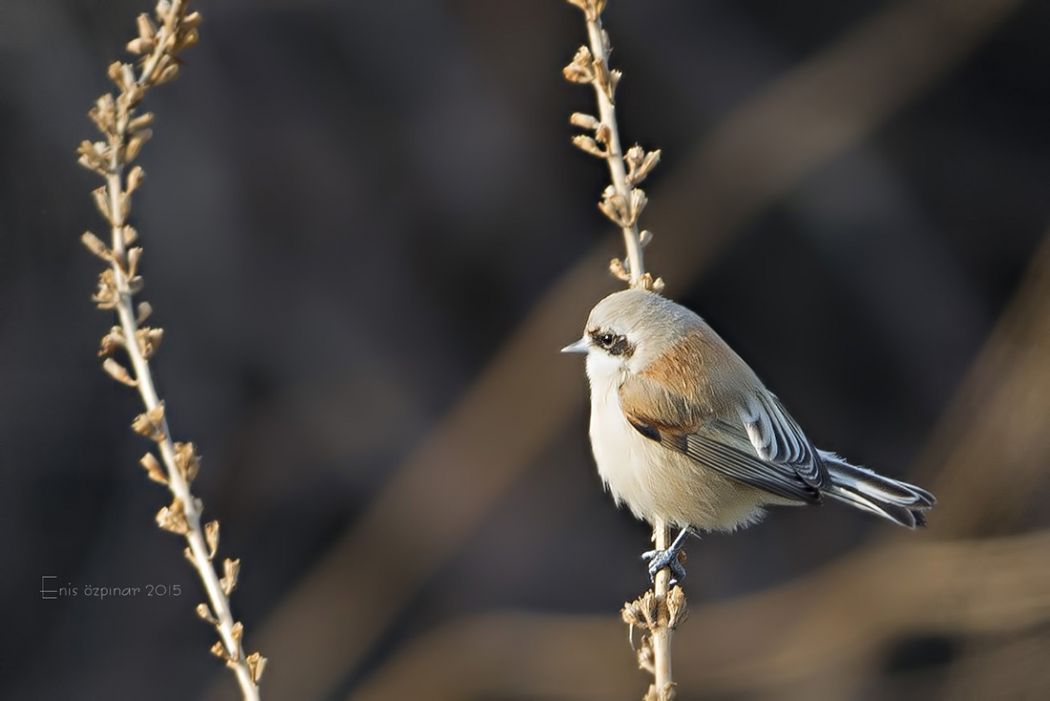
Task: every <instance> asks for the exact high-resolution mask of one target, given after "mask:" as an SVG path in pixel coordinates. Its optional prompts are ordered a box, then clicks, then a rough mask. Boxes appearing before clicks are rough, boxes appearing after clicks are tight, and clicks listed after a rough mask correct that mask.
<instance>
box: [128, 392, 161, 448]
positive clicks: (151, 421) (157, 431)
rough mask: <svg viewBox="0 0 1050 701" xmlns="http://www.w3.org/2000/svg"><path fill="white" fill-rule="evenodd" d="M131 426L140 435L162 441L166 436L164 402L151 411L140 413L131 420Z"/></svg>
mask: <svg viewBox="0 0 1050 701" xmlns="http://www.w3.org/2000/svg"><path fill="white" fill-rule="evenodd" d="M131 428H132V430H133V431H135V433H137V434H139V435H140V436H145V437H146V438H149V439H150V440H152V441H156V442H158V443H159V442H160V441H162V440H164V439H165V438H166V434H165V430H164V403H163V402H161V403H160V404H158V405H157V406H155V407H153V408H152V409H150V410H149V411H147V412H145V413H142V414H139V415H138V416H136V417H135V420H134V421H132V422H131Z"/></svg>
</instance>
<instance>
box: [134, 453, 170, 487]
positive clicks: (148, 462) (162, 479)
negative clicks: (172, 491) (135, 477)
mask: <svg viewBox="0 0 1050 701" xmlns="http://www.w3.org/2000/svg"><path fill="white" fill-rule="evenodd" d="M139 465H142V469H143V470H145V471H146V475H147V476H148V477H149V478H150V479H151V480H153V481H154V482H156V483H158V484H163V485H165V486H167V484H168V476H167V475H165V474H164V470H163V469H162V468H161V466H160V462H158V461H157V458H156V457H154V455H153V453H146V454H145V455H143V456H142V458H140V459H139Z"/></svg>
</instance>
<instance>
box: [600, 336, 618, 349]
mask: <svg viewBox="0 0 1050 701" xmlns="http://www.w3.org/2000/svg"><path fill="white" fill-rule="evenodd" d="M614 343H616V336H614V335H612V334H611V333H603V334H599V335H598V344H599V345H600V346H601V347H602V348H612V345H613V344H614Z"/></svg>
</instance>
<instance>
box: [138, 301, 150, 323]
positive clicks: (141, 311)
mask: <svg viewBox="0 0 1050 701" xmlns="http://www.w3.org/2000/svg"><path fill="white" fill-rule="evenodd" d="M151 314H153V307H152V306H151V305H150V303H149V302H139V306H138V311H137V316H136V317H135V323H136V324H141V323H143V322H144V321H146V319H149V317H150V315H151Z"/></svg>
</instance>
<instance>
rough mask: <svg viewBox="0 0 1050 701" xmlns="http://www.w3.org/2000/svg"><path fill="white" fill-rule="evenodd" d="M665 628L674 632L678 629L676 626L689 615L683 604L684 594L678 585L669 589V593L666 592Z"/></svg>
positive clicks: (684, 603)
mask: <svg viewBox="0 0 1050 701" xmlns="http://www.w3.org/2000/svg"><path fill="white" fill-rule="evenodd" d="M666 603H667V619H668V620H667V626H668V627H669V628H670V629H671V630H674V629H675V628H677V627H678V624H680V623H682V622H683V621H685V619H686V617H687V616H688V615H689V609H688V608H687V606H686V602H685V592H684V591H682V588H681V587H680V586H678V585H675V586H674V587H672V588H671V591H669V592H667V600H666Z"/></svg>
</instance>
